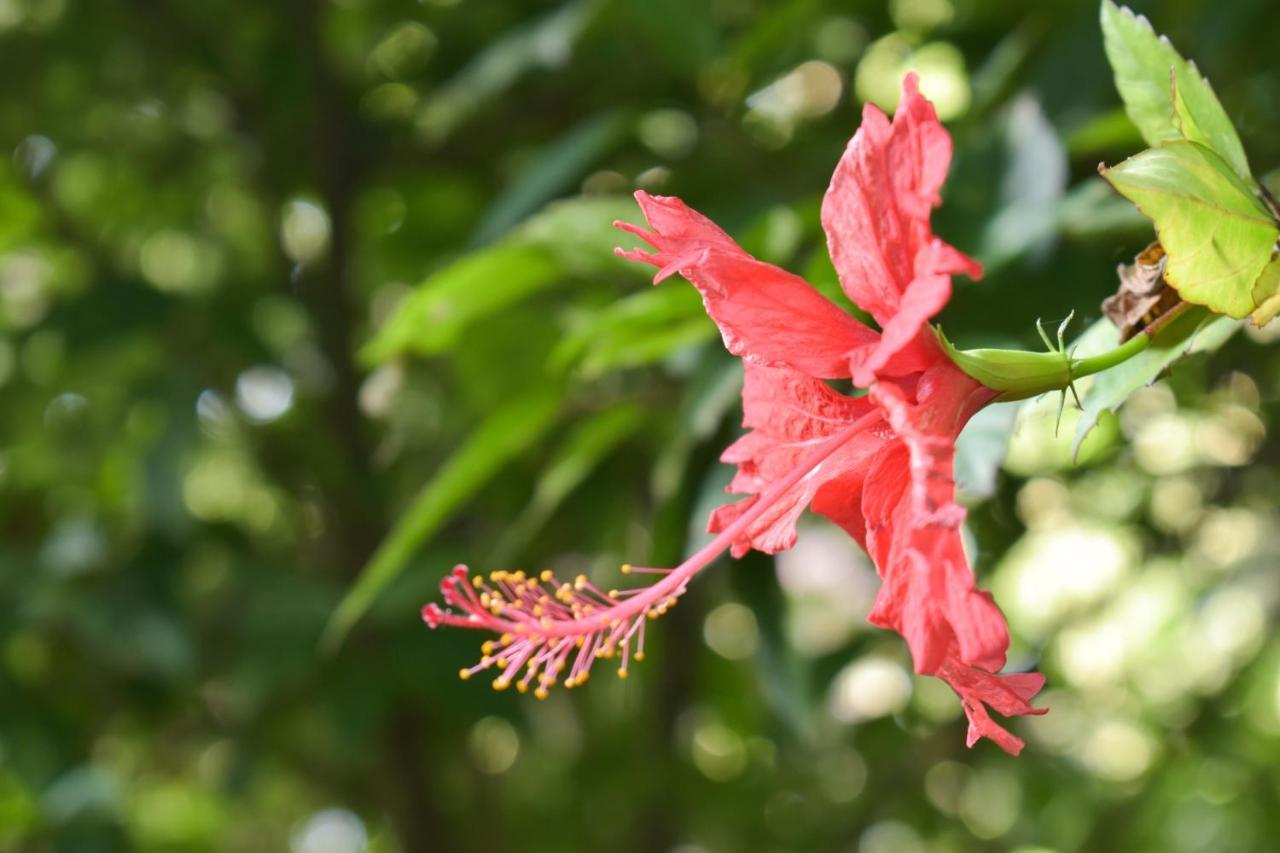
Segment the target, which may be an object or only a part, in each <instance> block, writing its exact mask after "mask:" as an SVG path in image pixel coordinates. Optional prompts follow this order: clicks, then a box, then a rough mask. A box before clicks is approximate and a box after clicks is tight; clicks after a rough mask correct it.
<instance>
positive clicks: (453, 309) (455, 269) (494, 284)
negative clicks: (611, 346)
mask: <svg viewBox="0 0 1280 853" xmlns="http://www.w3.org/2000/svg"><path fill="white" fill-rule="evenodd" d="M560 280H561V276H560V268H559V266H558V265H557V264H556V262H555V260H554V259H553V258H552V257H551V256H550V255H549V254H548V252H547V251H546V250H545V249H543V248H542V247H540V246H531V245H527V244H523V243H516V242H513V243H507V244H503V245H501V246H495V247H494V248H492V249H489V250H486V251H481V252H474V253H472V254H470V255H466V256H464V257H463V258H462V259H460V260H458V261H455V262H454V263H452V264H450V265H449V266H447V267H445V268H444V269H442V270H440V272H438V273H435V274H434V275H432V276H431V277H430V278H428V279H427V280H426V281H425V282H423V283H422V285H420V286H419V287H418V289H417V290H416V291H414V292H413V294H412V295H410V296H409V297H407V298H406V299H405V300H404V302H403V303H402V304H401V305H400V306H399V307H398V308H397V309H396V311H395V313H394V314H393V315H392V317H391V318H390V319H389V320H388V321H387V323H386V325H385V326H383V327H382V329H381V331H379V332H378V334H377V336H375V337H374V338H373V340H371V341H370V342H369V343H368V344H367V345H366V346H365V348H364V350H363V351H362V352H361V358H362V359H363V360H364V361H365V362H366V363H368V364H380V363H382V362H385V361H387V360H388V359H391V358H394V357H395V356H397V355H400V354H402V353H406V352H412V353H416V354H418V355H435V354H438V353H441V352H444V351H446V350H448V349H449V348H450V347H452V346H453V345H454V344H455V343H456V342H457V340H458V338H459V336H460V335H461V334H462V332H463V331H464V330H465V329H466V328H467V326H468V325H469V324H470V323H471V322H472V321H474V320H476V319H478V318H480V317H483V316H484V315H486V314H489V313H492V312H493V311H497V310H499V309H501V308H504V307H506V306H508V305H511V304H512V303H514V302H518V301H519V300H521V299H524V298H526V297H528V296H531V295H532V294H534V293H537V292H538V291H540V290H543V289H545V288H547V287H550V286H552V285H554V284H555V283H556V282H557V281H560Z"/></svg>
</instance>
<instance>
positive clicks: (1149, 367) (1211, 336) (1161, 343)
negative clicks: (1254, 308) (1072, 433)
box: [1073, 306, 1240, 453]
mask: <svg viewBox="0 0 1280 853" xmlns="http://www.w3.org/2000/svg"><path fill="white" fill-rule="evenodd" d="M1239 328H1240V323H1239V322H1238V321H1236V320H1233V319H1231V318H1230V317H1223V316H1221V315H1214V314H1211V313H1210V312H1209V311H1208V309H1205V308H1202V307H1199V306H1193V307H1190V308H1188V309H1186V310H1185V311H1183V312H1182V314H1180V315H1179V316H1177V317H1175V318H1174V319H1173V320H1171V321H1170V322H1169V323H1168V324H1167V325H1166V326H1164V327H1163V328H1162V329H1160V330H1159V332H1158V333H1157V334H1156V336H1155V339H1154V340H1152V342H1151V344H1150V345H1149V346H1148V347H1147V348H1146V349H1145V350H1143V351H1142V352H1140V353H1138V354H1137V355H1136V356H1134V357H1133V358H1130V359H1129V360H1128V361H1125V362H1124V363H1122V364H1118V365H1116V366H1115V367H1112V368H1110V369H1109V370H1105V371H1103V372H1102V373H1099V374H1097V375H1095V376H1092V377H1089V378H1088V379H1086V380H1083V381H1081V382H1079V383H1077V389H1078V390H1079V392H1080V396H1081V403H1082V406H1083V412H1082V413H1081V416H1080V420H1079V421H1077V422H1076V437H1075V444H1074V447H1073V452H1075V453H1078V452H1079V450H1080V446H1081V444H1082V443H1083V442H1084V439H1085V436H1087V435H1088V434H1089V431H1090V430H1091V429H1093V427H1094V426H1095V425H1096V424H1097V423H1098V419H1099V418H1100V417H1101V416H1102V415H1103V413H1104V412H1113V411H1115V410H1116V409H1118V408H1119V407H1120V404H1121V403H1123V402H1124V401H1125V400H1127V399H1129V395H1130V394H1132V393H1133V392H1134V391H1137V390H1138V389H1139V388H1142V387H1145V386H1147V385H1150V384H1151V383H1152V382H1154V381H1155V380H1156V378H1157V377H1159V376H1160V374H1161V373H1163V372H1164V371H1165V370H1166V369H1167V368H1168V367H1169V366H1170V365H1172V364H1173V363H1174V362H1176V361H1178V359H1180V358H1182V357H1184V356H1186V355H1189V354H1191V353H1196V352H1212V351H1213V350H1216V349H1218V348H1219V347H1221V346H1222V345H1223V344H1224V343H1226V341H1227V339H1228V338H1230V337H1231V336H1232V335H1233V334H1235V332H1236V330H1237V329H1239ZM1081 340H1082V343H1081V345H1080V346H1079V349H1080V350H1081V351H1083V352H1082V354H1083V355H1089V354H1091V353H1096V352H1103V351H1106V350H1108V349H1110V348H1111V347H1113V346H1115V345H1117V344H1118V343H1119V341H1120V333H1119V331H1118V330H1117V329H1116V328H1115V326H1113V325H1112V324H1111V322H1110V321H1109V320H1099V321H1098V322H1097V323H1096V324H1094V325H1093V326H1092V327H1091V328H1090V329H1089V330H1088V331H1087V332H1086V333H1085V335H1084V336H1083V337H1082V339H1081Z"/></svg>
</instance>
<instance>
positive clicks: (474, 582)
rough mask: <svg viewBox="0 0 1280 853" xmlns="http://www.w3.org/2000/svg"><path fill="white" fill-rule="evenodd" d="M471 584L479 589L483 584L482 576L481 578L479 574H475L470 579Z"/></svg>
mask: <svg viewBox="0 0 1280 853" xmlns="http://www.w3.org/2000/svg"><path fill="white" fill-rule="evenodd" d="M471 585H472V586H474V587H475V588H476V589H480V588H481V587H482V586H484V578H482V577H481V576H480V575H476V576H475V577H473V578H472V579H471Z"/></svg>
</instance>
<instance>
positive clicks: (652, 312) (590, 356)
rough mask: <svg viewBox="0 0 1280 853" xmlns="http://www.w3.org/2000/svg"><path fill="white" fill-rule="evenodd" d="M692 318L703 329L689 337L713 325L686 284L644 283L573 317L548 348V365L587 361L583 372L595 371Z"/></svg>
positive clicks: (557, 367)
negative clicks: (647, 285)
mask: <svg viewBox="0 0 1280 853" xmlns="http://www.w3.org/2000/svg"><path fill="white" fill-rule="evenodd" d="M694 321H699V324H700V325H701V326H702V327H704V332H705V334H704V335H702V336H701V337H699V336H697V335H695V336H694V337H695V338H697V339H699V340H705V339H707V338H709V337H711V335H713V334H714V331H715V327H714V326H712V325H711V324H710V323H708V322H706V315H705V313H704V312H703V309H702V301H701V300H700V299H699V298H698V293H697V291H696V290H694V289H693V288H692V287H681V286H680V285H679V283H678V282H673V283H672V284H670V285H666V286H662V287H651V288H647V289H645V290H642V291H640V292H638V293H634V294H631V295H630V296H627V297H626V298H624V299H620V300H618V301H617V302H614V303H613V304H611V305H608V306H606V307H604V308H602V309H600V310H598V311H595V312H593V313H591V314H589V315H586V316H584V317H583V318H581V319H579V320H578V322H577V323H576V324H574V326H573V327H572V328H571V329H570V330H569V332H568V333H567V334H566V335H565V336H564V337H563V338H562V339H561V341H560V343H559V344H557V346H556V349H555V350H554V351H553V352H552V354H551V367H552V368H553V369H555V370H565V369H568V368H569V367H571V366H573V365H575V364H576V365H578V366H579V367H581V366H582V365H583V364H589V365H591V367H590V369H589V370H588V372H595V373H598V372H599V371H600V370H601V369H602V368H604V367H606V366H607V365H609V364H617V363H618V361H617V355H616V354H617V353H619V352H624V353H625V352H634V351H635V350H636V349H637V348H639V349H644V348H645V347H646V343H645V342H646V341H652V340H653V339H654V338H655V336H657V337H662V336H663V335H665V334H667V333H669V332H670V331H671V330H672V328H673V327H677V326H690V325H691V324H692V323H693V322H694ZM659 349H661V347H659ZM623 361H624V362H625V361H626V359H625V358H624V359H623Z"/></svg>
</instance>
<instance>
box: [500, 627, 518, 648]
mask: <svg viewBox="0 0 1280 853" xmlns="http://www.w3.org/2000/svg"><path fill="white" fill-rule="evenodd" d="M515 638H516V637H515V634H512V633H511V632H510V631H508V632H506V633H505V634H503V635H502V636H501V637H499V638H498V642H499V643H502V645H504V646H505V645H507V644H509V643H510V642H511V641H512V640H514V639H515Z"/></svg>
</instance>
